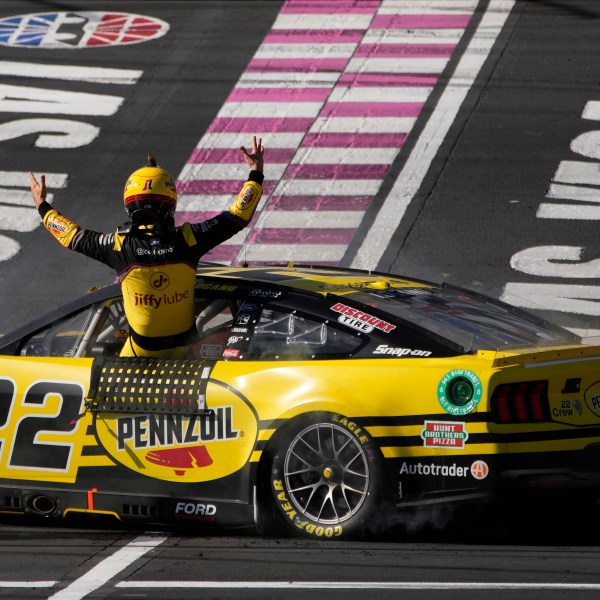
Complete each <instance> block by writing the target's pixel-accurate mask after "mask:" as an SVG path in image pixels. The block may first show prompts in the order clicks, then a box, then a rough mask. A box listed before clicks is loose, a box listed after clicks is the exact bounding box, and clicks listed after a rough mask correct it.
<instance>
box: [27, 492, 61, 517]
mask: <svg viewBox="0 0 600 600" xmlns="http://www.w3.org/2000/svg"><path fill="white" fill-rule="evenodd" d="M26 506H27V509H28V512H32V513H34V514H36V515H38V516H40V517H50V516H51V515H54V514H55V513H56V512H57V509H58V501H57V500H56V498H52V497H51V496H45V495H42V494H39V495H35V496H29V498H27V502H26Z"/></svg>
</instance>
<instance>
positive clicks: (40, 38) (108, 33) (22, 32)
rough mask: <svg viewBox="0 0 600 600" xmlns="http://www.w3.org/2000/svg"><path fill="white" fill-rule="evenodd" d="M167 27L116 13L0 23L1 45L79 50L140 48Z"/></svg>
mask: <svg viewBox="0 0 600 600" xmlns="http://www.w3.org/2000/svg"><path fill="white" fill-rule="evenodd" d="M167 31H169V24H168V23H165V21H161V20H160V19H156V18H155V17H147V16H144V15H136V14H130V13H119V12H98V11H72V12H44V13H33V14H26V15H16V16H13V17H6V18H4V19H0V45H3V46H12V47H19V48H43V49H56V48H60V49H67V50H68V49H79V48H99V47H102V46H122V45H125V44H139V43H140V42H146V41H148V40H152V39H155V38H159V37H161V36H163V35H165V33H167Z"/></svg>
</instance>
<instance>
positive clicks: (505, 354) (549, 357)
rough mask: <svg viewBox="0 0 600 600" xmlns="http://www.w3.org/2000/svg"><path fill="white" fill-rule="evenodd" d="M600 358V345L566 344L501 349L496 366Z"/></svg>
mask: <svg viewBox="0 0 600 600" xmlns="http://www.w3.org/2000/svg"><path fill="white" fill-rule="evenodd" d="M593 358H598V359H600V346H564V347H560V348H540V349H538V350H535V351H533V352H532V351H525V352H522V353H518V351H517V353H515V352H511V351H506V350H499V351H497V352H496V353H495V355H494V363H493V366H494V367H514V366H529V365H531V366H533V365H540V364H541V363H560V362H575V361H579V360H591V359H593Z"/></svg>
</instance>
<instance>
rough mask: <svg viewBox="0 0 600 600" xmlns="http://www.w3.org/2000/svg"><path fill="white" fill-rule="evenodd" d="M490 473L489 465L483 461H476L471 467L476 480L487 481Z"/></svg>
mask: <svg viewBox="0 0 600 600" xmlns="http://www.w3.org/2000/svg"><path fill="white" fill-rule="evenodd" d="M489 472H490V468H489V467H488V465H487V463H486V462H485V461H483V460H476V461H475V462H474V463H473V464H472V465H471V475H473V477H474V478H475V479H485V478H486V477H487V476H488V473H489Z"/></svg>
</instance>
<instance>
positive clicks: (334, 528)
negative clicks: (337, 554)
mask: <svg viewBox="0 0 600 600" xmlns="http://www.w3.org/2000/svg"><path fill="white" fill-rule="evenodd" d="M271 465H272V466H271V470H270V480H269V483H270V488H271V490H270V491H271V496H272V498H273V501H274V504H275V505H276V507H277V509H278V511H279V513H280V515H282V517H283V519H282V520H280V523H281V522H283V523H286V525H287V527H288V530H289V531H290V532H294V533H297V534H300V535H304V536H306V537H310V538H319V539H324V538H337V539H340V538H348V537H355V536H357V535H363V534H365V533H368V532H369V531H373V530H375V529H376V528H379V527H380V526H381V523H380V520H379V519H378V517H381V516H383V514H384V512H385V511H384V510H383V503H384V499H385V494H384V484H385V478H384V477H383V460H382V458H381V454H380V452H379V449H378V448H377V447H376V446H375V444H374V442H373V441H372V440H371V438H370V436H369V435H368V434H367V433H366V431H364V429H362V428H361V427H359V426H358V425H357V424H356V423H354V422H352V421H351V420H349V419H347V418H345V417H342V416H341V415H321V416H319V417H318V418H317V419H316V420H311V422H307V421H303V422H302V423H300V424H298V425H297V426H295V427H293V428H292V429H291V430H290V431H289V432H288V433H287V435H285V436H284V438H283V439H282V440H280V442H279V444H278V447H277V451H276V454H275V456H274V457H273V460H272V463H271ZM376 517H377V518H376Z"/></svg>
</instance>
